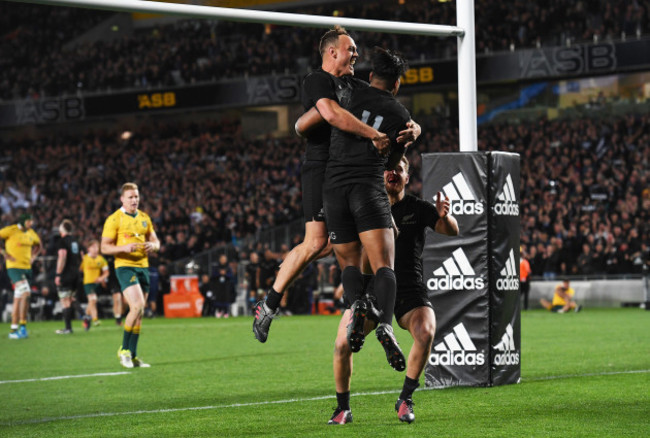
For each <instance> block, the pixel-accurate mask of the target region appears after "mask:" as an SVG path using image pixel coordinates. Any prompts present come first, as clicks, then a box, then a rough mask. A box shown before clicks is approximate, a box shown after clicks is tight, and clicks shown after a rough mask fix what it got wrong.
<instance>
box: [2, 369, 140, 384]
mask: <svg viewBox="0 0 650 438" xmlns="http://www.w3.org/2000/svg"><path fill="white" fill-rule="evenodd" d="M122 374H129V372H128V371H120V372H117V373H95V374H77V375H75V376H53V377H41V378H39V379H23V380H0V385H4V384H5V383H24V382H47V381H48V380H64V379H81V378H84V377H101V376H120V375H122Z"/></svg>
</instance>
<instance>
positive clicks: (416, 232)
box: [384, 158, 458, 423]
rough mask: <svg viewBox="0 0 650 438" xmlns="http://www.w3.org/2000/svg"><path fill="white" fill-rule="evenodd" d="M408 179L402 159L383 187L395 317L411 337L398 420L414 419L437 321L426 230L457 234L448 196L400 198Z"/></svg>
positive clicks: (387, 173)
mask: <svg viewBox="0 0 650 438" xmlns="http://www.w3.org/2000/svg"><path fill="white" fill-rule="evenodd" d="M408 181H409V162H408V160H407V159H406V158H402V160H401V161H400V162H399V164H398V165H397V166H396V167H395V169H394V170H392V171H386V172H384V183H385V186H386V192H387V193H388V199H389V200H390V205H391V212H392V214H393V218H394V219H395V223H396V224H397V227H398V229H399V231H400V232H399V235H398V236H397V240H396V242H395V277H396V278H397V297H396V300H395V319H396V320H397V323H398V324H399V325H400V327H402V328H403V329H405V330H408V331H409V332H410V333H411V336H412V337H413V341H414V342H413V346H412V347H411V351H410V352H409V356H408V361H407V368H406V376H405V378H404V385H403V386H402V392H401V394H400V396H399V398H398V400H397V403H395V410H396V411H397V413H398V417H399V419H400V420H401V421H406V422H408V423H410V422H412V421H413V420H415V415H414V414H413V401H412V394H413V391H415V389H416V388H417V387H418V386H419V379H420V376H421V374H422V371H423V370H424V366H425V365H426V362H427V358H428V357H429V353H430V352H431V344H432V342H433V337H434V334H435V331H436V317H435V314H434V312H433V306H432V305H431V302H430V301H429V299H428V294H427V289H426V287H425V285H424V281H423V278H422V250H423V249H424V239H425V232H426V228H427V227H428V228H431V229H432V230H434V231H435V232H437V233H440V234H443V235H446V236H456V235H458V222H456V219H455V218H454V217H453V216H451V215H450V213H449V208H450V203H449V198H447V197H445V198H444V199H442V198H441V195H440V193H438V195H437V197H436V200H435V202H436V204H435V206H434V205H432V204H431V203H429V202H427V201H424V200H422V199H419V198H417V197H415V196H413V195H407V194H405V187H406V184H408Z"/></svg>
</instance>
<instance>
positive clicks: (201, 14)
mask: <svg viewBox="0 0 650 438" xmlns="http://www.w3.org/2000/svg"><path fill="white" fill-rule="evenodd" d="M10 1H16V2H20V3H38V4H44V5H53V6H68V7H78V8H88V9H101V10H109V11H116V12H142V13H154V14H161V15H174V16H179V17H191V18H211V19H221V20H226V21H242V22H250V23H263V24H265V23H268V24H277V25H286V26H301V27H322V28H331V27H334V26H335V25H337V24H338V25H341V26H344V27H345V28H348V29H354V30H361V31H370V32H383V33H399V34H407V35H425V36H439V37H453V36H455V37H457V39H458V112H459V117H458V119H459V135H460V150H461V151H476V150H478V146H477V122H476V59H475V54H476V48H475V41H474V38H475V37H474V0H456V22H457V24H458V26H446V25H437V24H425V23H403V22H397V21H383V20H365V19H358V18H346V17H325V16H320V15H306V14H293V13H286V12H272V11H257V10H252V9H235V8H221V7H214V6H200V5H188V4H181V3H162V2H155V1H144V0H10Z"/></svg>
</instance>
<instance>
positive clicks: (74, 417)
mask: <svg viewBox="0 0 650 438" xmlns="http://www.w3.org/2000/svg"><path fill="white" fill-rule="evenodd" d="M642 373H650V370H633V371H612V372H603V373H589V374H568V375H563V376H548V377H538V378H531V379H524V381H526V382H528V381H542V380H553V379H567V378H574V377H597V376H613V375H620V374H642ZM435 389H442V388H422V389H419V390H418V391H427V390H435ZM399 393H400V390H387V391H372V392H357V393H354V394H350V396H351V397H360V396H367V395H386V394H399ZM335 398H336V396H335V395H322V396H317V397H309V398H293V399H286V400H271V401H261V402H250V403H234V404H229V405H214V406H194V407H188V408H170V409H155V410H147V411H145V410H142V411H128V412H98V413H95V414H83V415H70V416H65V417H45V418H35V419H33V420H25V421H15V422H3V423H0V425H1V426H18V425H22V424H38V423H50V422H52V421H62V420H80V419H85V418H100V417H117V416H120V415H141V414H165V413H172V412H187V411H204V410H211V409H229V408H240V407H247V406H263V405H274V404H285V403H304V402H310V401H318V400H329V399H335Z"/></svg>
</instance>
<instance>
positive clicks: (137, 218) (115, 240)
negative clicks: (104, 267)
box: [101, 182, 160, 368]
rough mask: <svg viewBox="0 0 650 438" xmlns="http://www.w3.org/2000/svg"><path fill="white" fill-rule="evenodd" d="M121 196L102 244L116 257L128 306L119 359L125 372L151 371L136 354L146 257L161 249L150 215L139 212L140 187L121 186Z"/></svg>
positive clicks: (146, 274) (144, 293) (145, 290)
mask: <svg viewBox="0 0 650 438" xmlns="http://www.w3.org/2000/svg"><path fill="white" fill-rule="evenodd" d="M120 193H121V196H120V201H121V202H122V207H121V208H120V209H119V210H117V211H116V212H115V213H113V214H112V215H110V216H109V217H108V219H106V222H105V223H104V231H103V232H102V243H101V250H102V253H103V254H108V255H113V256H115V273H116V274H117V279H118V281H119V283H120V288H121V289H122V294H123V295H124V299H125V300H126V302H127V304H128V305H129V313H128V314H127V315H126V318H125V320H124V336H123V338H122V345H121V346H120V348H119V349H118V351H117V355H118V357H119V359H120V363H121V364H122V366H123V367H125V368H133V367H148V366H149V365H148V364H145V363H144V362H142V361H141V360H140V359H139V358H138V356H137V354H136V352H137V347H138V339H139V337H140V327H141V325H142V316H143V314H144V306H145V302H146V299H147V297H146V296H147V293H148V292H149V270H148V269H147V268H148V267H149V259H148V257H147V255H148V254H149V253H151V252H153V251H158V250H159V249H160V241H159V240H158V236H156V232H155V231H154V229H153V224H152V222H151V218H150V217H149V215H148V214H146V213H145V212H143V211H140V210H138V204H139V203H140V193H139V191H138V186H137V185H136V184H134V183H130V182H128V183H126V184H124V185H123V186H122V189H121V192H120Z"/></svg>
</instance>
